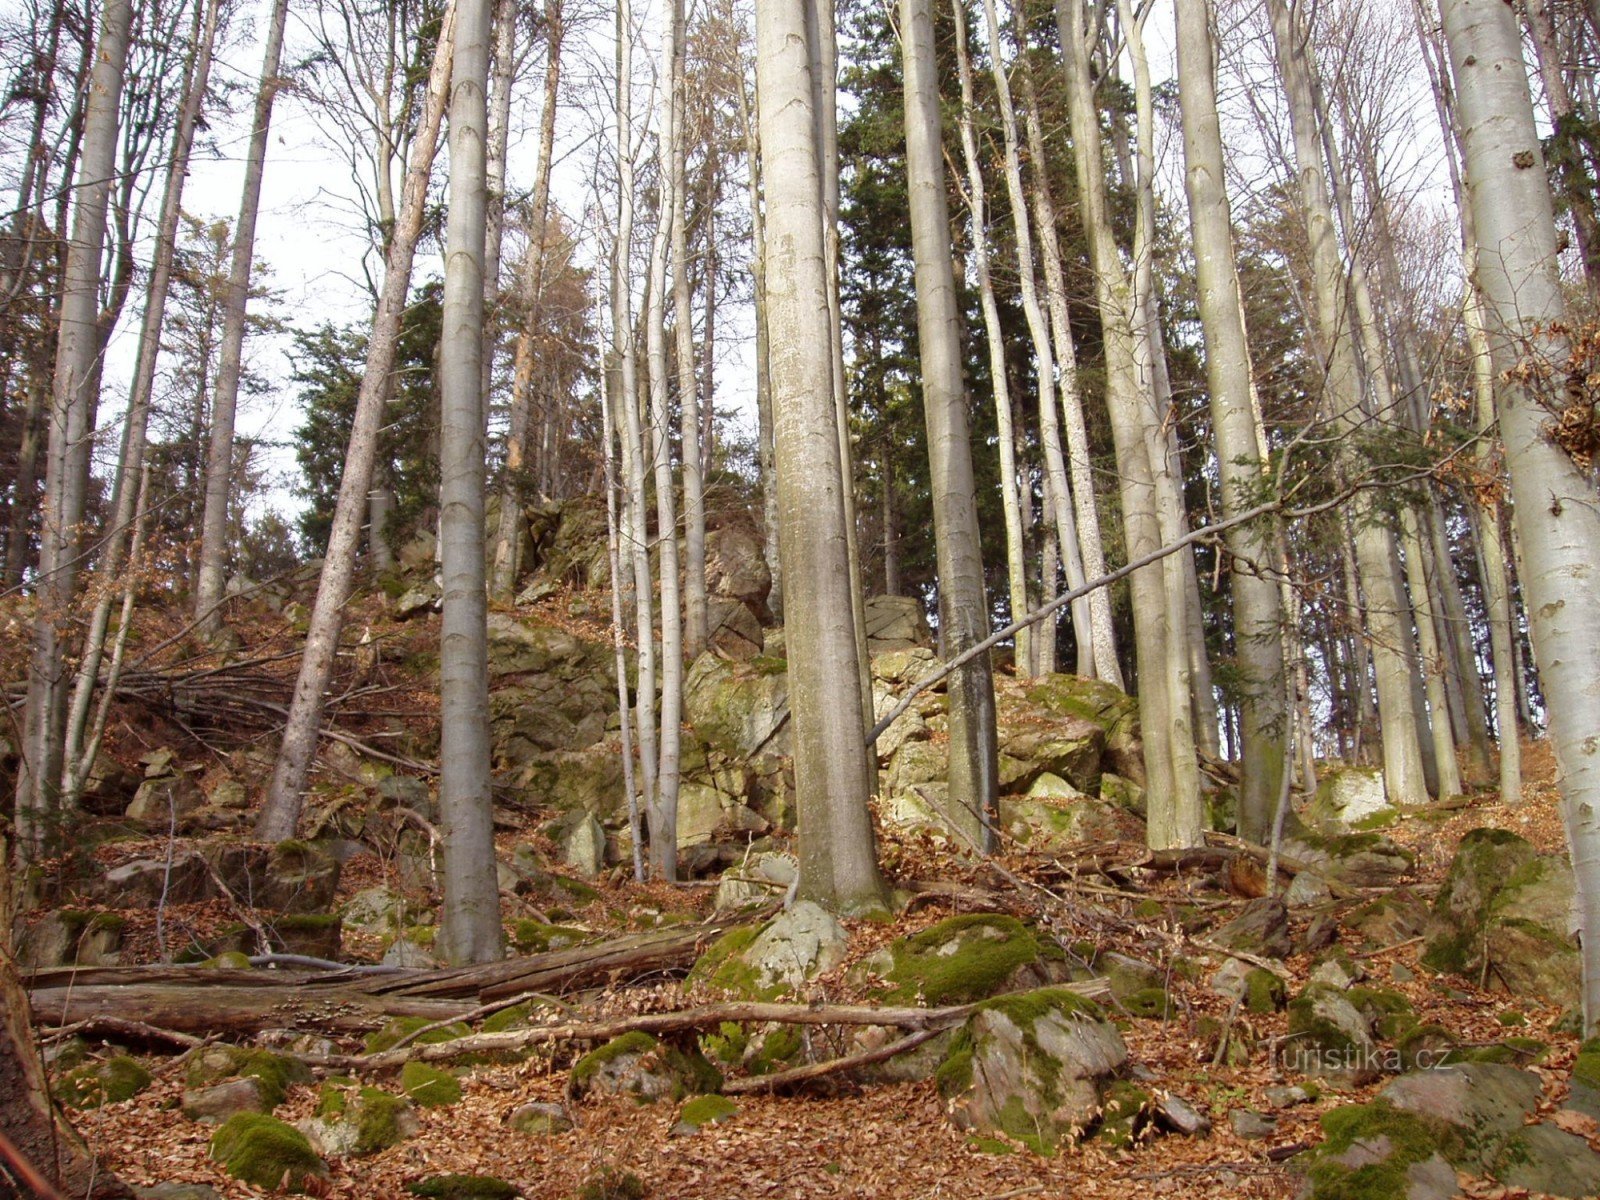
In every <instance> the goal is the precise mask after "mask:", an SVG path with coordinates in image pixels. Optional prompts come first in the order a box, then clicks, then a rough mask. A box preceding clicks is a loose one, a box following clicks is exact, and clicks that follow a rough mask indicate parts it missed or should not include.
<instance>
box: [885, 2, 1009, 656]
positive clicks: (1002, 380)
mask: <svg viewBox="0 0 1600 1200" xmlns="http://www.w3.org/2000/svg"><path fill="white" fill-rule="evenodd" d="M953 4H954V9H955V18H956V20H955V35H956V70H957V74H958V75H959V76H960V79H961V117H960V122H959V127H960V130H961V156H962V161H963V163H964V164H965V166H966V174H967V185H966V188H965V189H964V190H965V193H966V200H967V209H968V211H969V212H970V213H971V214H972V265H973V271H974V273H975V274H976V275H977V278H978V300H979V305H980V307H981V311H982V313H983V332H984V345H985V346H986V347H987V349H988V352H989V385H990V388H991V389H992V390H993V393H994V412H995V426H996V441H997V442H998V445H999V454H1000V512H1001V519H1002V520H1003V521H1004V523H1005V545H1006V583H1007V595H1008V598H1009V600H1010V604H1011V613H1012V620H1016V619H1017V618H1018V617H1020V616H1021V615H1022V614H1023V613H1025V612H1027V611H1028V609H1029V604H1028V565H1027V549H1026V547H1025V545H1024V539H1023V522H1022V507H1021V490H1022V488H1023V481H1022V479H1021V477H1020V474H1019V472H1018V470H1017V434H1016V428H1015V421H1014V418H1013V415H1012V410H1011V379H1010V373H1009V371H1008V370H1007V364H1006V346H1005V332H1004V330H1003V329H1002V328H1001V325H1000V305H999V303H998V302H997V301H996V300H995V294H994V279H993V268H992V267H991V264H990V260H989V217H988V212H989V209H988V199H987V192H986V188H985V184H984V179H983V165H982V159H981V158H980V157H979V154H978V138H977V134H976V132H975V129H974V125H975V122H974V113H975V112H976V110H977V100H976V99H975V89H974V87H973V81H972V58H971V55H970V54H968V52H967V33H966V10H965V6H964V4H963V0H953ZM907 111H908V120H909V107H908V110H907ZM945 237H946V239H947V240H948V237H949V235H948V233H946V235H945ZM947 253H948V252H947ZM951 270H952V272H953V271H954V266H953V265H952V267H951ZM919 319H920V318H919ZM957 333H958V334H959V330H958V331H957ZM1039 636H1040V631H1039V630H1037V629H1035V628H1033V627H1031V626H1030V627H1028V628H1025V629H1019V630H1018V631H1017V637H1016V641H1015V643H1014V645H1013V651H1012V660H1013V662H1014V663H1015V664H1016V668H1017V670H1018V672H1025V671H1028V670H1029V669H1030V663H1036V662H1037V661H1038V655H1037V654H1036V653H1035V652H1034V642H1035V641H1036V640H1037V639H1038V638H1039Z"/></svg>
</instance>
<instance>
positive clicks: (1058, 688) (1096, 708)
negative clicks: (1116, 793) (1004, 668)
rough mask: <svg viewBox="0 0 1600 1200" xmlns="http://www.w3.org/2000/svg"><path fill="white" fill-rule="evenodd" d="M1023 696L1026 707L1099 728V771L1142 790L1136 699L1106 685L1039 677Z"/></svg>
mask: <svg viewBox="0 0 1600 1200" xmlns="http://www.w3.org/2000/svg"><path fill="white" fill-rule="evenodd" d="M1025 695H1026V696H1027V699H1028V703H1030V704H1032V705H1035V706H1036V707H1039V708H1042V709H1044V710H1046V711H1047V712H1050V713H1052V714H1054V715H1055V716H1058V717H1073V718H1077V719H1078V720H1082V721H1087V722H1089V723H1090V724H1093V725H1097V726H1099V727H1100V729H1101V731H1102V732H1103V733H1104V738H1105V740H1104V749H1103V751H1102V754H1101V761H1100V769H1101V770H1102V771H1111V772H1115V773H1116V774H1117V775H1120V776H1122V778H1124V779H1127V780H1130V781H1132V782H1133V783H1134V784H1137V785H1138V786H1139V787H1143V786H1144V746H1143V744H1142V742H1141V740H1140V737H1139V701H1138V700H1137V699H1135V698H1134V697H1132V696H1129V695H1128V694H1127V693H1126V692H1123V691H1121V690H1120V689H1118V688H1116V687H1114V686H1113V685H1111V684H1109V683H1103V682H1101V681H1100V680H1098V679H1086V678H1084V677H1083V676H1080V675H1044V676H1041V677H1040V678H1038V679H1036V680H1034V681H1033V683H1032V685H1031V686H1030V687H1029V688H1028V690H1027V692H1026V693H1025ZM1069 778H1070V776H1069ZM1085 790H1086V791H1092V790H1093V789H1092V788H1086V789H1085Z"/></svg>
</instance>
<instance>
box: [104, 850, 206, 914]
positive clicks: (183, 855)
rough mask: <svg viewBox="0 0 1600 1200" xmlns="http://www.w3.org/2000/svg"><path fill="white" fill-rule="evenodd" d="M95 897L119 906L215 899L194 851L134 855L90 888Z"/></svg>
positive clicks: (202, 865)
mask: <svg viewBox="0 0 1600 1200" xmlns="http://www.w3.org/2000/svg"><path fill="white" fill-rule="evenodd" d="M92 895H93V897H94V898H95V899H96V900H99V901H100V902H102V903H105V904H114V905H116V906H117V907H119V908H155V907H156V906H157V905H158V904H161V903H162V902H163V901H165V903H167V904H169V905H171V904H198V903H200V902H202V901H205V900H212V899H215V898H216V895H217V890H216V885H215V884H213V883H212V881H211V873H210V872H209V871H207V870H206V864H205V862H204V860H202V859H201V857H200V856H199V855H198V854H195V853H193V852H179V853H177V854H174V855H173V858H172V862H171V863H170V864H169V863H168V862H167V861H166V860H165V859H164V858H136V859H134V860H133V861H131V862H125V863H123V864H122V865H121V866H120V867H113V868H111V870H109V871H107V872H106V873H105V874H104V875H102V876H100V878H99V880H98V881H97V882H96V884H95V886H94V887H93V888H92Z"/></svg>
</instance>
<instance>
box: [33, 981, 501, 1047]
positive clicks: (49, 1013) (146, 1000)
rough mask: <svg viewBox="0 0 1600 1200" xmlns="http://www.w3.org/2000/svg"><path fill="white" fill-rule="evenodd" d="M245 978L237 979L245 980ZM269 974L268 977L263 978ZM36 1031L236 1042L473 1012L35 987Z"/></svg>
mask: <svg viewBox="0 0 1600 1200" xmlns="http://www.w3.org/2000/svg"><path fill="white" fill-rule="evenodd" d="M242 973H243V972H241V974H242ZM262 974H267V972H262ZM30 999H31V1001H32V1004H33V1013H34V1019H35V1020H36V1021H38V1022H39V1023H40V1024H41V1025H50V1026H55V1025H71V1024H74V1023H76V1022H78V1021H94V1020H109V1021H127V1022H135V1023H137V1024H141V1025H153V1026H156V1027H157V1028H159V1029H164V1030H170V1031H173V1032H177V1033H188V1034H200V1035H205V1034H223V1035H226V1036H230V1037H241V1036H246V1035H249V1034H253V1033H258V1032H259V1031H261V1030H263V1029H304V1030H314V1031H317V1032H325V1033H339V1034H348V1033H366V1032H368V1031H370V1030H373V1029H376V1028H378V1027H379V1026H381V1025H383V1024H384V1023H385V1022H387V1021H389V1020H391V1019H392V1018H394V1017H427V1018H428V1019H429V1020H435V1021H436V1020H442V1019H445V1018H450V1019H459V1018H460V1016H461V1015H462V1014H463V1013H466V1012H470V1011H471V1010H472V1005H470V1004H464V1003H462V1002H460V1001H451V1000H429V999H421V998H418V997H415V996H404V995H399V996H373V995H369V994H367V993H366V992H362V991H360V990H358V989H356V988H331V987H302V988H284V987H262V986H260V985H256V986H248V985H241V984H224V985H220V986H213V987H187V986H184V985H183V984H120V985H113V986H109V987H108V986H87V987H84V986H73V987H51V988H38V989H35V990H34V991H33V992H32V993H30Z"/></svg>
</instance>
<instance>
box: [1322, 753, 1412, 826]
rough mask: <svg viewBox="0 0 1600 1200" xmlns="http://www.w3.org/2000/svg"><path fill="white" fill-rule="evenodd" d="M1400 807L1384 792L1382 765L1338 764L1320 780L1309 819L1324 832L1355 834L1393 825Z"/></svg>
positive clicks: (1324, 773) (1323, 774) (1325, 772)
mask: <svg viewBox="0 0 1600 1200" xmlns="http://www.w3.org/2000/svg"><path fill="white" fill-rule="evenodd" d="M1399 815H1400V810H1399V809H1398V808H1397V807H1396V806H1395V805H1394V804H1393V803H1392V802H1391V801H1390V799H1389V797H1388V795H1387V794H1386V793H1385V791H1384V782H1383V771H1382V769H1381V768H1378V767H1335V768H1334V769H1332V770H1330V771H1324V772H1323V773H1322V777H1321V778H1320V779H1319V780H1318V781H1317V794H1316V795H1315V796H1314V797H1312V800H1311V804H1310V805H1309V806H1308V807H1307V808H1306V812H1305V819H1306V821H1307V822H1308V823H1310V824H1311V825H1312V826H1314V827H1315V828H1317V829H1319V830H1321V831H1322V832H1324V833H1335V834H1337V833H1354V832H1360V831H1362V830H1369V829H1377V828H1380V827H1381V826H1383V825H1386V824H1390V823H1392V822H1393V821H1394V820H1396V819H1397V818H1398V817H1399Z"/></svg>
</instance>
